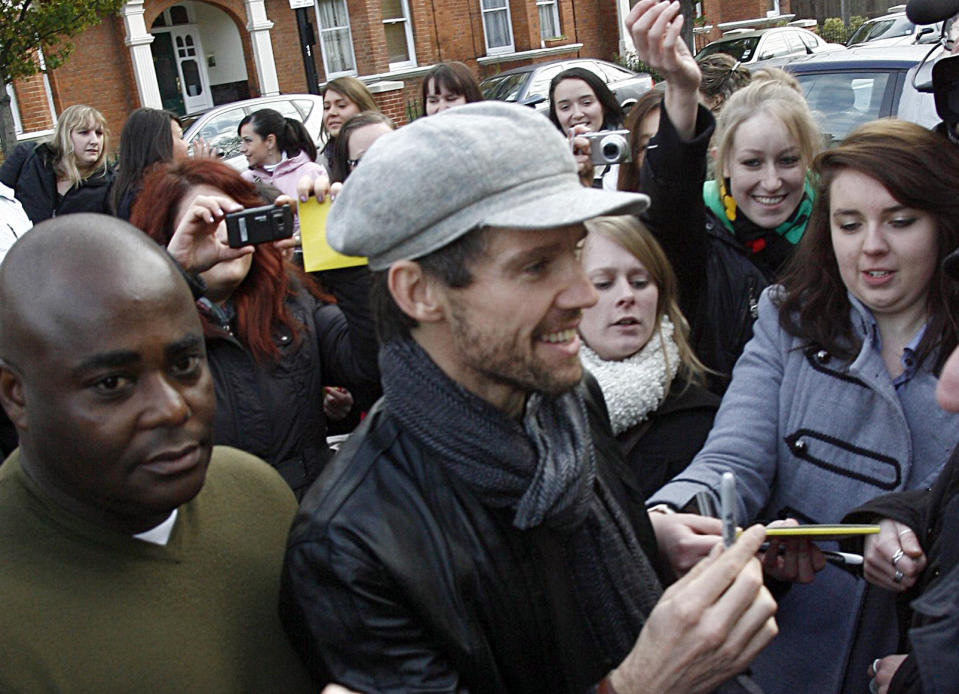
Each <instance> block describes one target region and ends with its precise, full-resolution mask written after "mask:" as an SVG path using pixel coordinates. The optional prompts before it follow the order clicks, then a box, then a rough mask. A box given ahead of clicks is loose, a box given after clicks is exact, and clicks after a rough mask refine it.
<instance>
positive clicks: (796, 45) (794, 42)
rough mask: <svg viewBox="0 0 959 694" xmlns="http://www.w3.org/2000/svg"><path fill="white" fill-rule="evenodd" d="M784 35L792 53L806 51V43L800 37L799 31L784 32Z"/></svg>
mask: <svg viewBox="0 0 959 694" xmlns="http://www.w3.org/2000/svg"><path fill="white" fill-rule="evenodd" d="M783 35H784V36H785V37H786V44H787V45H788V46H789V52H790V53H805V52H806V44H804V43H803V42H802V39H800V38H799V32H798V31H789V32H783Z"/></svg>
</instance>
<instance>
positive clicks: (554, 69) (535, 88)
mask: <svg viewBox="0 0 959 694" xmlns="http://www.w3.org/2000/svg"><path fill="white" fill-rule="evenodd" d="M564 67H565V66H563V65H551V66H549V67H544V68H542V69H541V70H537V71H536V72H534V73H533V81H532V82H530V84H529V89H527V90H526V96H525V97H523V98H524V99H529V98H531V97H534V96H545V97H548V96H549V83H550V82H551V81H552V80H553V78H554V77H555V76H556V75H558V74H559V73H561V72H562V71H563V69H564ZM582 67H586V66H585V65H583V66H582Z"/></svg>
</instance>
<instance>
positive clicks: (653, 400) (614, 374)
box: [579, 314, 679, 436]
mask: <svg viewBox="0 0 959 694" xmlns="http://www.w3.org/2000/svg"><path fill="white" fill-rule="evenodd" d="M579 354H580V359H581V360H582V362H583V366H585V367H586V368H587V369H588V370H589V372H590V373H591V374H593V376H595V377H596V380H597V381H598V382H599V387H600V388H601V389H602V391H603V397H604V398H605V399H606V407H607V408H608V409H609V419H610V422H611V423H612V425H613V433H614V434H616V436H619V435H620V434H622V433H623V432H624V431H629V430H630V429H631V428H633V427H634V426H636V425H637V424H639V423H640V422H644V421H645V420H646V418H647V417H648V416H649V413H650V412H655V411H656V410H657V409H658V408H659V406H660V405H662V404H663V401H664V400H665V399H666V386H667V383H669V382H671V381H672V380H673V378H674V377H675V376H676V371H677V370H678V369H679V347H677V346H676V341H675V340H674V339H673V323H672V321H670V320H669V317H668V316H666V315H665V314H664V315H663V317H662V319H661V320H660V322H659V330H658V331H657V332H655V333H653V336H652V337H651V338H650V339H649V342H647V343H646V345H645V346H644V347H643V348H642V349H641V350H639V351H638V352H636V354H634V355H633V356H631V357H627V358H626V359H623V360H621V361H606V360H605V359H602V358H601V357H600V356H599V355H598V354H596V352H594V351H593V350H591V349H590V348H589V347H587V346H586V345H585V344H584V345H583V346H582V348H581V349H580V352H579Z"/></svg>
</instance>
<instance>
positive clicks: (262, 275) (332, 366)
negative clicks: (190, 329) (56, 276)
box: [131, 161, 379, 497]
mask: <svg viewBox="0 0 959 694" xmlns="http://www.w3.org/2000/svg"><path fill="white" fill-rule="evenodd" d="M281 202H286V203H290V202H292V201H291V200H290V199H289V198H278V199H277V203H281ZM263 204H264V200H263V199H262V198H261V197H260V196H259V195H258V194H257V192H256V189H255V188H254V186H253V184H252V183H250V182H248V181H245V180H243V179H242V178H241V177H240V175H239V173H237V172H236V171H234V170H233V169H232V168H230V167H229V166H227V165H225V164H222V163H220V162H215V161H186V162H183V163H180V164H171V165H165V166H162V167H161V168H159V169H157V170H155V171H153V172H151V173H150V174H149V175H148V176H147V177H146V179H145V180H144V185H143V194H142V195H140V196H139V198H138V199H137V203H136V205H135V206H134V208H133V215H132V218H131V222H132V223H133V224H134V225H136V226H138V227H139V228H141V229H143V230H144V231H145V232H146V233H147V234H149V235H150V236H151V237H152V238H153V239H154V240H156V241H157V242H158V243H161V244H163V245H165V246H169V245H170V242H171V239H173V237H174V234H175V233H176V234H178V235H183V234H185V233H192V234H194V235H202V234H203V233H204V232H206V233H208V234H209V233H210V228H211V227H213V228H215V233H214V234H213V238H214V240H215V241H216V243H217V244H218V247H220V248H225V241H226V225H225V223H224V215H225V214H226V213H228V212H235V211H238V210H242V209H243V208H244V207H257V206H261V205H263ZM171 254H173V255H174V257H175V258H178V260H179V261H180V262H181V265H183V266H184V269H185V270H187V271H188V272H193V271H197V270H204V271H203V272H202V273H201V274H200V278H201V279H202V280H203V281H204V282H205V283H206V293H205V296H204V297H203V298H202V299H200V300H199V301H198V302H197V308H198V310H199V312H200V316H201V318H202V320H203V325H204V332H205V337H206V342H207V356H208V359H209V362H210V371H211V373H212V374H213V381H214V387H215V390H216V399H217V408H216V409H217V411H216V421H215V424H214V443H217V444H224V445H230V446H235V447H237V448H240V449H242V450H245V451H248V452H250V453H252V454H254V455H257V456H259V457H261V458H263V459H264V460H266V461H268V462H269V463H270V464H272V465H273V466H274V467H275V468H276V469H277V470H278V471H279V472H280V474H281V475H282V476H283V477H284V479H286V481H287V482H288V483H289V485H290V487H292V488H293V490H294V492H295V493H296V494H297V496H298V497H302V495H303V494H304V493H305V491H306V489H307V487H308V486H309V484H310V483H311V482H312V481H313V480H314V479H315V478H316V476H317V475H318V474H319V473H320V471H321V470H322V468H323V466H324V465H325V464H326V462H327V461H328V460H329V458H330V456H331V452H330V450H329V448H328V446H327V444H326V428H327V427H326V420H325V418H324V411H323V402H324V385H327V384H329V385H337V386H347V387H349V388H350V390H351V391H354V392H358V393H365V392H370V391H375V390H376V389H378V387H379V386H378V378H379V373H378V368H377V363H376V350H377V348H376V337H375V334H374V331H373V326H372V322H371V320H370V316H369V309H368V307H367V302H368V299H367V296H368V289H369V273H368V272H367V270H366V268H353V269H351V270H342V271H340V272H338V273H336V280H337V282H336V284H332V283H331V290H332V291H333V294H334V295H335V296H336V300H337V305H332V304H327V303H324V302H323V301H322V300H321V299H320V298H319V297H318V295H317V292H316V290H315V289H314V288H313V285H312V283H311V282H310V280H309V279H308V278H306V277H305V276H304V275H303V273H302V272H301V271H300V270H298V269H297V268H295V267H294V266H292V265H291V264H289V263H285V262H284V261H283V258H282V256H281V254H280V251H278V250H277V248H276V247H275V246H274V245H273V244H270V243H264V244H260V245H258V246H256V247H247V248H245V249H241V250H238V251H231V250H229V249H227V250H226V251H225V252H224V254H223V255H224V256H226V257H227V259H225V260H222V261H221V262H218V263H216V264H215V265H213V266H212V267H202V266H199V265H197V264H195V262H194V261H191V260H189V259H185V258H183V257H182V256H181V257H178V254H177V253H173V252H172V251H171Z"/></svg>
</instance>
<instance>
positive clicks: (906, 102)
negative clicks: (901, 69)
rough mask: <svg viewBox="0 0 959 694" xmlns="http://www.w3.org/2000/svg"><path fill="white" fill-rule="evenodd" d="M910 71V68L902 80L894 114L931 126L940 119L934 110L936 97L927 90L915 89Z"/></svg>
mask: <svg viewBox="0 0 959 694" xmlns="http://www.w3.org/2000/svg"><path fill="white" fill-rule="evenodd" d="M912 73H913V71H912V70H910V71H909V72H908V73H906V78H905V80H904V81H903V87H902V94H901V95H900V97H899V108H898V110H897V111H896V116H897V117H898V118H902V119H903V120H907V121H910V122H912V123H918V124H919V125H921V126H923V127H924V128H931V127H933V126H934V125H936V124H938V123H939V121H940V120H941V119H940V118H939V114H938V113H937V112H936V98H935V96H933V95H932V94H931V93H929V92H919V91H916V88H915V87H913V86H912V77H913V75H912Z"/></svg>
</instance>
